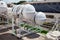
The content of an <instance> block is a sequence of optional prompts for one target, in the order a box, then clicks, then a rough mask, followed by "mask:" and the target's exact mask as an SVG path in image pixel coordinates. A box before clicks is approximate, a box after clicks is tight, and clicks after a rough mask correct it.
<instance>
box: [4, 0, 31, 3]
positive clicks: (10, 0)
mask: <svg viewBox="0 0 60 40" xmlns="http://www.w3.org/2000/svg"><path fill="white" fill-rule="evenodd" d="M3 1H4V2H6V3H11V2H19V1H22V0H3ZM26 1H31V0H26Z"/></svg>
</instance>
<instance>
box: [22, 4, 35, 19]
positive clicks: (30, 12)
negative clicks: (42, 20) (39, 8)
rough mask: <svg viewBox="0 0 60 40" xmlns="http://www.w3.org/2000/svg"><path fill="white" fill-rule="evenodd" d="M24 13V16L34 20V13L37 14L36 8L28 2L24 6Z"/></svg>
mask: <svg viewBox="0 0 60 40" xmlns="http://www.w3.org/2000/svg"><path fill="white" fill-rule="evenodd" d="M22 13H23V17H24V18H26V19H30V20H33V18H34V15H35V8H34V7H33V6H32V5H30V4H26V5H25V6H24V9H23V12H22Z"/></svg>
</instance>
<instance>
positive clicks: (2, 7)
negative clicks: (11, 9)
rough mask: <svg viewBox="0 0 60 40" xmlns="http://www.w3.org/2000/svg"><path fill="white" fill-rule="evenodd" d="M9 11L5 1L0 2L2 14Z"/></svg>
mask: <svg viewBox="0 0 60 40" xmlns="http://www.w3.org/2000/svg"><path fill="white" fill-rule="evenodd" d="M6 11H7V4H6V3H5V2H3V1H0V13H2V12H6Z"/></svg>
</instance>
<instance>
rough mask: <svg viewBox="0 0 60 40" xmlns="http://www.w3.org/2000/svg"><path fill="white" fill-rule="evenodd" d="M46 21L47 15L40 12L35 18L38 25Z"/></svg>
mask: <svg viewBox="0 0 60 40" xmlns="http://www.w3.org/2000/svg"><path fill="white" fill-rule="evenodd" d="M45 20H46V15H45V14H44V13H43V12H38V13H37V14H36V17H35V22H36V24H38V25H41V24H43V22H44V21H45Z"/></svg>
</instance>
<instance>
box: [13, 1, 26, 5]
mask: <svg viewBox="0 0 60 40" xmlns="http://www.w3.org/2000/svg"><path fill="white" fill-rule="evenodd" d="M24 2H26V1H19V2H18V3H13V4H15V5H19V4H22V3H24Z"/></svg>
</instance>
